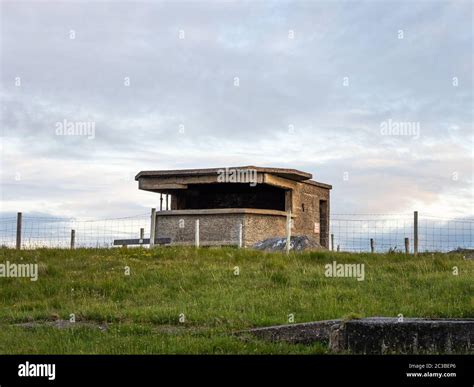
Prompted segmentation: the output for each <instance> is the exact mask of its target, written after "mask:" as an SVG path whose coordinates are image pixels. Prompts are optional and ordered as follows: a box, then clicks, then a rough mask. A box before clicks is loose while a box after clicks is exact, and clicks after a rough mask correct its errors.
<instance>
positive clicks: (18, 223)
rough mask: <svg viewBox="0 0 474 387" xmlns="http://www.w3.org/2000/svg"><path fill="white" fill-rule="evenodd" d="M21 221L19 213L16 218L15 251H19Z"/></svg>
mask: <svg viewBox="0 0 474 387" xmlns="http://www.w3.org/2000/svg"><path fill="white" fill-rule="evenodd" d="M21 219H22V214H21V212H19V213H18V214H17V216H16V249H17V250H20V249H21Z"/></svg>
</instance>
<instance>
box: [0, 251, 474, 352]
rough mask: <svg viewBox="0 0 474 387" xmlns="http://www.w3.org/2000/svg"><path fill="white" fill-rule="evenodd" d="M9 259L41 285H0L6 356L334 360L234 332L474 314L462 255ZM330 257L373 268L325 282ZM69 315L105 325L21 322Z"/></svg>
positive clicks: (0, 256)
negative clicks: (30, 266) (33, 270)
mask: <svg viewBox="0 0 474 387" xmlns="http://www.w3.org/2000/svg"><path fill="white" fill-rule="evenodd" d="M7 260H8V261H10V262H17V263H20V262H21V263H38V264H39V278H38V281H36V282H32V281H30V280H29V279H26V278H21V279H20V278H0V328H1V329H0V353H3V354H5V353H28V354H30V353H48V354H49V353H58V354H60V353H112V354H119V353H196V354H197V353H272V354H273V353H275V354H276V353H325V352H326V348H325V347H324V346H323V345H321V344H317V345H314V346H300V345H290V344H275V343H269V342H264V341H260V340H256V339H253V338H247V339H246V340H243V339H241V338H238V337H235V336H234V335H232V333H233V332H237V331H240V330H244V329H246V328H251V327H260V326H268V325H277V324H286V323H288V315H289V314H294V316H295V322H307V321H315V320H324V319H334V318H341V317H349V316H360V317H368V316H397V315H398V314H400V313H401V314H403V315H404V316H405V317H474V299H473V294H474V262H473V261H472V260H464V259H463V258H462V256H461V255H457V254H452V255H445V254H434V255H432V254H420V255H419V256H418V257H413V256H406V255H403V254H387V255H382V254H349V253H335V252H334V253H333V252H313V253H299V254H290V255H289V256H286V255H283V254H280V253H262V252H257V251H250V250H238V249H233V248H222V249H218V248H216V249H204V248H203V249H199V250H197V249H194V248H173V247H167V248H156V249H154V250H148V249H140V248H137V249H77V250H73V251H70V250H59V249H38V250H29V251H15V250H9V249H0V263H4V262H5V261H7ZM333 260H335V261H337V262H338V263H364V264H365V280H364V281H360V282H359V281H357V280H356V279H354V278H327V277H325V276H324V265H325V264H326V263H331V262H332V261H333ZM125 266H129V267H130V270H131V275H130V276H126V275H125V274H124V272H125ZM236 266H238V267H239V270H240V275H238V276H237V275H234V268H235V267H236ZM453 266H457V267H458V268H459V275H458V276H455V275H453V274H452V270H453V269H452V268H453ZM71 313H74V314H75V316H76V321H78V322H79V321H87V322H93V323H98V324H99V323H107V325H108V329H107V330H105V331H101V330H99V329H98V328H96V327H77V328H74V329H57V328H53V327H49V326H40V327H36V328H25V327H18V326H15V324H18V323H23V322H31V321H48V320H54V319H58V318H60V319H69V316H70V314H71ZM180 314H184V315H185V322H184V323H182V322H180V321H179V317H180Z"/></svg>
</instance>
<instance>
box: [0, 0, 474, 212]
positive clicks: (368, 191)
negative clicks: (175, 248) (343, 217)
mask: <svg viewBox="0 0 474 387" xmlns="http://www.w3.org/2000/svg"><path fill="white" fill-rule="evenodd" d="M0 10H1V15H0V21H1V30H0V32H1V38H0V56H1V58H0V66H1V67H0V70H1V71H0V73H1V86H0V98H1V107H2V108H1V148H0V153H1V175H0V179H1V184H0V188H1V191H0V194H1V208H0V213H3V214H10V213H16V212H17V211H22V212H23V213H27V214H46V215H51V216H72V217H92V218H107V217H116V216H127V215H134V214H140V213H143V212H147V211H148V209H149V208H150V207H156V206H158V195H156V194H154V193H151V192H146V191H139V190H138V186H137V182H136V181H135V180H134V176H135V175H136V174H137V173H138V172H139V171H141V170H157V169H179V168H206V167H209V168H213V167H231V166H242V165H256V166H268V167H282V168H295V169H300V170H303V171H306V172H310V173H312V174H313V179H314V180H317V181H320V182H324V183H328V184H332V186H333V190H332V191H331V210H332V212H334V213H363V214H365V213H410V212H411V211H413V210H418V211H420V213H426V214H433V215H438V216H446V217H450V218H461V217H469V216H471V217H472V216H473V215H474V204H473V203H474V186H473V173H474V164H473V149H474V147H473V142H474V140H473V133H474V132H473V129H474V128H473V122H474V121H473V110H474V105H473V51H474V50H473V16H474V15H473V3H472V2H471V1H462V0H456V1H410V2H408V1H402V2H399V1H397V2H391V1H360V2H354V1H330V2H323V1H293V2H290V1H288V2H286V1H278V2H271V1H253V2H223V1H221V2H217V1H200V2H196V1H187V2H181V1H175V2H150V1H147V2H134V1H123V2H113V3H112V2H106V1H101V2H78V1H54V2H45V1H34V2H32V1H2V2H1V8H0ZM64 126H66V128H68V127H69V128H71V127H72V128H73V129H74V130H72V131H70V132H68V131H67V130H66V131H65V130H64ZM81 128H82V129H81ZM84 128H87V129H88V130H89V131H87V130H86V131H84ZM81 130H82V132H81Z"/></svg>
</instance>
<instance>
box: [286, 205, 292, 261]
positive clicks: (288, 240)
mask: <svg viewBox="0 0 474 387" xmlns="http://www.w3.org/2000/svg"><path fill="white" fill-rule="evenodd" d="M290 247H291V210H289V211H288V212H287V213H286V254H289V253H290Z"/></svg>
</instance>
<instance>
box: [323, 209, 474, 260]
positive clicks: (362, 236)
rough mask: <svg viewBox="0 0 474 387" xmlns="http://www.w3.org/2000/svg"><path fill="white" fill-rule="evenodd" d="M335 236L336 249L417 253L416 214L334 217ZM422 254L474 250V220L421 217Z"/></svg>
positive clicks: (332, 216) (332, 217) (419, 232)
mask: <svg viewBox="0 0 474 387" xmlns="http://www.w3.org/2000/svg"><path fill="white" fill-rule="evenodd" d="M330 224H331V234H332V235H333V238H334V245H333V246H334V249H337V246H339V249H340V250H341V251H354V252H364V251H371V240H372V241H373V242H372V243H373V247H374V251H375V252H388V251H401V252H404V251H405V239H406V238H408V244H409V252H413V251H414V234H415V221H414V214H413V213H411V214H332V215H331V223H330ZM417 230H418V251H419V252H423V251H441V252H447V251H453V250H456V249H459V248H461V249H470V248H473V247H474V219H469V218H458V219H451V218H442V217H436V216H430V215H420V216H419V218H418V227H417Z"/></svg>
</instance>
